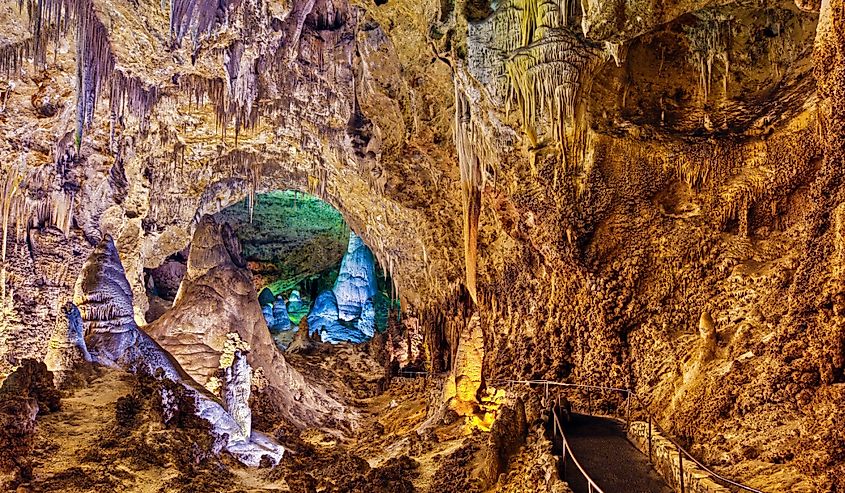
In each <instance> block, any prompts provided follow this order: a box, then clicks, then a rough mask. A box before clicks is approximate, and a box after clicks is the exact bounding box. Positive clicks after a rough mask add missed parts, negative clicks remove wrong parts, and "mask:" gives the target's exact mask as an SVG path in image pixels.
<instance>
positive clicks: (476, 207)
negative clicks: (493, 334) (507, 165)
mask: <svg viewBox="0 0 845 493" xmlns="http://www.w3.org/2000/svg"><path fill="white" fill-rule="evenodd" d="M455 147H456V148H457V151H458V165H459V166H460V169H461V191H462V193H463V205H464V221H463V222H464V263H465V267H466V287H467V291H469V294H470V296H471V297H472V300H473V301H477V287H476V277H477V268H478V221H479V218H480V216H481V190H482V188H483V182H484V177H485V175H486V173H485V171H486V163H489V162H490V156H491V152H490V150H489V146H487V145H486V143H485V141H484V137H483V134H482V133H481V131H480V128H479V126H478V125H477V124H476V123H475V120H474V118H473V114H472V109H471V108H470V103H469V100H468V98H467V97H466V95H465V94H464V92H463V90H462V89H461V87H460V85H459V83H458V81H457V80H456V82H455Z"/></svg>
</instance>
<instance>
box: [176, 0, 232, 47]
mask: <svg viewBox="0 0 845 493" xmlns="http://www.w3.org/2000/svg"><path fill="white" fill-rule="evenodd" d="M227 3H228V2H226V1H225V0H222V1H221V0H171V1H170V42H171V43H172V44H173V46H180V45H181V44H182V40H183V39H184V38H185V36H186V35H187V34H189V33H190V34H191V36H192V37H193V42H194V49H195V50H196V48H197V47H198V46H199V42H200V41H202V39H203V38H204V37H205V36H207V35H208V34H209V33H210V32H211V29H212V28H213V27H214V25H215V21H217V22H225V18H224V19H220V18H219V17H218V15H217V13H218V8H220V10H221V11H222V12H223V13H225V12H226V10H227V9H228V5H227ZM224 15H225V14H224Z"/></svg>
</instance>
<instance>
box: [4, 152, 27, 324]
mask: <svg viewBox="0 0 845 493" xmlns="http://www.w3.org/2000/svg"><path fill="white" fill-rule="evenodd" d="M2 171H3V174H4V175H5V176H2V185H3V188H2V190H0V192H2V194H0V207H2V209H0V212H2V219H3V245H2V247H3V248H2V258H0V260H2V262H3V266H2V268H0V319H2V318H5V313H6V310H5V307H6V248H7V246H6V245H7V242H8V239H9V227H10V226H11V222H10V221H11V219H12V218H11V213H12V208H13V205H14V203H15V200H16V198H17V195H18V192H19V190H20V184H21V181H22V179H23V177H22V176H21V174H20V171H19V170H18V169H17V168H16V167H15V166H10V167H9V168H7V169H4V170H2Z"/></svg>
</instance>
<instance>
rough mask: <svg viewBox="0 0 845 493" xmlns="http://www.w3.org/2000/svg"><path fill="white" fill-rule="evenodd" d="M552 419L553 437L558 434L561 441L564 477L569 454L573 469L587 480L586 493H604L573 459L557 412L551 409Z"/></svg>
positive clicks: (573, 455)
mask: <svg viewBox="0 0 845 493" xmlns="http://www.w3.org/2000/svg"><path fill="white" fill-rule="evenodd" d="M552 418H553V423H552V427H553V429H554V437H555V438H557V435H558V433H560V437H561V439H562V440H563V446H562V447H561V456H563V470H564V473H563V475H564V477H566V454H569V456H570V457H572V463H573V464H575V467H577V468H578V471H579V472H580V473H581V475H583V476H584V479H586V480H587V491H588V493H604V490H602V489H601V488H599V485H598V484H596V482H595V481H593V478H591V477H590V475H589V474H587V471H585V470H584V468H583V467H582V466H581V463H580V462H578V459H576V458H575V454H573V453H572V449H571V448H569V441H568V440H567V439H566V434H564V433H563V427H562V426H561V425H560V420H559V419H558V416H557V411H556V410H555V409H554V408H553V409H552Z"/></svg>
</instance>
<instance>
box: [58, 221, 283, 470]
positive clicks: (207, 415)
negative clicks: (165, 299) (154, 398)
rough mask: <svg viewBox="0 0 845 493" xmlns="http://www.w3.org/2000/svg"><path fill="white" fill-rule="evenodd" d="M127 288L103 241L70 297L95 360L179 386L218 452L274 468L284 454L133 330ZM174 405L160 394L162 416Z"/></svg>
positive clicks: (107, 241)
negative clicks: (205, 423)
mask: <svg viewBox="0 0 845 493" xmlns="http://www.w3.org/2000/svg"><path fill="white" fill-rule="evenodd" d="M128 286H129V283H128V282H127V281H126V277H125V273H124V270H123V265H122V264H121V262H120V257H119V255H118V253H117V249H116V248H115V246H114V243H113V241H112V240H111V238H110V237H108V236H107V237H106V238H105V239H103V241H101V242H100V244H99V245H97V247H96V248H95V249H94V252H93V253H92V254H91V257H90V258H89V259H88V261H87V262H86V263H85V265H84V267H83V270H82V277H81V278H80V280H79V282H78V283H77V288H76V293H75V294H74V301H75V302H76V303H77V305H78V306H79V307H80V313H81V314H82V322H83V325H84V326H85V329H86V332H87V333H88V334H89V335H88V338H87V341H86V342H87V345H88V348H89V350H90V352H91V356H92V359H93V361H94V362H96V363H99V364H101V365H104V366H108V367H113V368H121V369H124V370H128V371H130V372H132V373H140V374H143V375H147V376H151V377H155V378H158V379H167V380H170V381H173V382H175V383H176V384H177V385H181V386H183V387H184V388H185V389H186V390H187V392H188V393H189V395H190V396H192V398H193V399H194V406H193V408H194V409H195V412H196V414H197V416H199V417H200V418H202V419H205V420H207V421H208V422H209V423H210V424H211V429H212V433H213V434H214V435H215V437H216V439H217V442H218V443H219V446H220V447H225V448H226V450H228V451H230V452H231V453H232V454H233V455H235V456H236V457H238V459H239V460H241V461H242V462H243V463H245V464H247V465H251V466H257V465H259V463H260V462H261V460H262V458H263V457H265V456H266V457H267V458H269V459H270V461H271V462H273V463H276V462H278V461H279V460H280V459H281V457H282V454H283V453H284V449H283V448H282V447H281V446H280V445H278V444H276V443H275V442H273V441H272V440H270V439H269V438H267V437H266V436H264V435H261V434H259V433H249V432H245V430H244V429H243V427H242V423H240V422H238V421H237V420H236V419H235V418H234V417H233V416H232V415H231V414H229V413H228V412H227V411H226V409H225V408H224V407H223V405H222V404H221V403H220V402H218V401H217V400H216V399H215V398H214V397H213V396H212V395H211V394H209V392H208V391H207V390H205V389H204V388H203V387H202V386H200V385H199V384H197V382H196V381H194V380H193V379H192V378H191V377H190V376H189V375H188V374H187V373H186V372H185V371H184V370H183V369H182V367H181V366H179V363H178V362H177V361H176V360H175V359H174V358H173V356H171V355H170V354H169V353H168V352H167V351H165V350H164V349H163V348H162V347H161V346H159V345H158V344H157V343H156V342H155V341H154V340H153V339H152V338H150V337H149V336H148V335H147V334H146V333H145V332H144V331H142V330H141V329H139V328H138V327H137V325H135V323H134V321H133V320H132V319H131V316H128V315H127V307H131V306H132V292H131V290H129V289H128ZM45 371H46V368H45ZM172 405H173V403H172V402H170V401H169V400H168V398H167V396H166V395H164V394H162V407H163V408H164V410H165V411H164V412H165V414H166V413H167V412H169V411H168V409H169V407H170V406H172ZM217 451H219V449H218V450H217Z"/></svg>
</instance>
